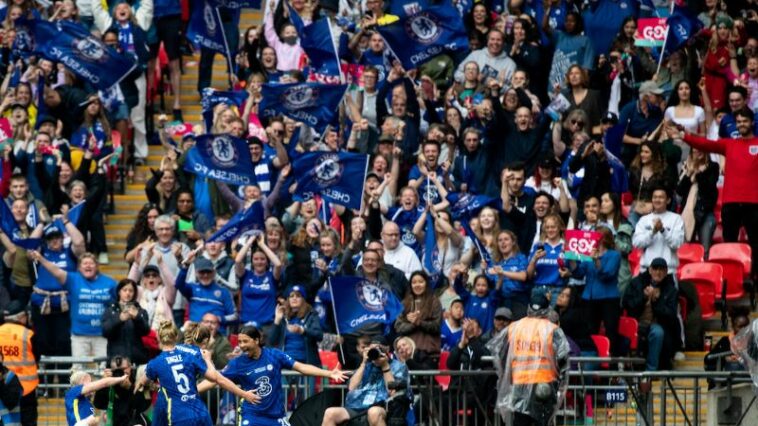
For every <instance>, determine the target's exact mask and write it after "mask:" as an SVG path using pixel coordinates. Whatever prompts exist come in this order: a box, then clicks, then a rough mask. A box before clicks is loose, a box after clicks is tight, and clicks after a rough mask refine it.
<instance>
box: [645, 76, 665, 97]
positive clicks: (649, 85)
mask: <svg viewBox="0 0 758 426" xmlns="http://www.w3.org/2000/svg"><path fill="white" fill-rule="evenodd" d="M639 92H640V94H642V93H652V94H654V95H662V94H663V89H661V88H660V87H659V86H658V84H657V83H656V82H654V81H653V80H648V81H646V82H644V83H642V85H640V90H639Z"/></svg>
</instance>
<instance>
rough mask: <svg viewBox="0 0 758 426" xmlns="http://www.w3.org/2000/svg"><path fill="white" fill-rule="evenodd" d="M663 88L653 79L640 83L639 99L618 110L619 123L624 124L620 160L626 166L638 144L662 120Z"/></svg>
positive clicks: (633, 155)
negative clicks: (624, 129) (624, 130)
mask: <svg viewBox="0 0 758 426" xmlns="http://www.w3.org/2000/svg"><path fill="white" fill-rule="evenodd" d="M662 95H663V89H661V88H660V87H658V85H657V84H656V83H655V82H654V81H646V82H644V83H642V85H641V86H640V89H639V99H637V100H634V101H632V102H629V103H628V104H626V105H625V106H624V107H623V108H621V111H619V124H623V125H624V126H626V133H625V134H624V140H623V142H624V145H623V147H622V148H621V161H623V162H624V166H626V167H627V168H628V167H629V165H630V164H632V160H633V159H634V157H635V155H636V154H637V148H638V146H639V145H640V144H641V143H642V142H644V141H645V140H646V139H647V138H648V137H650V136H651V135H652V134H653V133H654V132H655V130H656V128H658V125H659V124H660V123H661V121H662V120H663V110H662V109H661V103H662V102H663V98H662Z"/></svg>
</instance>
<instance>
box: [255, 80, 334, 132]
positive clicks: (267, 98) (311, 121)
mask: <svg viewBox="0 0 758 426" xmlns="http://www.w3.org/2000/svg"><path fill="white" fill-rule="evenodd" d="M346 92H347V85H346V84H323V83H293V84H264V85H263V87H262V89H261V95H262V96H263V99H262V100H261V103H260V105H259V106H258V110H259V111H260V113H259V115H260V116H261V118H269V117H275V116H277V115H285V116H287V117H289V118H291V119H293V120H295V121H299V122H301V123H305V124H307V125H308V126H310V127H313V128H314V129H316V131H317V132H319V133H323V132H324V130H325V129H326V126H328V125H329V124H331V123H332V121H334V120H335V119H336V118H337V116H338V115H337V114H338V110H339V104H340V102H342V98H343V96H345V93H346Z"/></svg>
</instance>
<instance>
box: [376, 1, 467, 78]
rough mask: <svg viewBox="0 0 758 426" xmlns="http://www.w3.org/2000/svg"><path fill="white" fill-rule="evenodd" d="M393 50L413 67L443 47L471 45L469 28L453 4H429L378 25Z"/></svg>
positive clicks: (453, 49)
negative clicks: (468, 33)
mask: <svg viewBox="0 0 758 426" xmlns="http://www.w3.org/2000/svg"><path fill="white" fill-rule="evenodd" d="M377 30H378V31H379V33H380V34H381V35H382V37H384V40H385V41H386V42H387V45H388V46H389V48H390V50H392V53H393V54H394V55H395V56H396V57H397V58H398V60H400V62H401V63H402V64H403V68H405V69H407V70H410V69H413V68H418V66H419V65H421V64H423V63H424V62H427V61H429V60H430V59H432V58H434V57H435V56H437V55H439V54H440V53H442V52H443V51H455V50H464V49H468V37H467V36H466V28H465V27H464V26H463V20H462V19H461V15H460V14H459V12H458V10H457V9H456V8H455V7H453V6H452V5H443V6H434V7H429V8H426V9H424V10H422V11H421V12H419V13H417V14H415V15H412V16H404V17H401V18H400V20H399V21H397V22H394V23H392V24H389V25H380V26H378V27H377Z"/></svg>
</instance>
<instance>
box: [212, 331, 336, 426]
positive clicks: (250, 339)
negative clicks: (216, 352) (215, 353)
mask: <svg viewBox="0 0 758 426" xmlns="http://www.w3.org/2000/svg"><path fill="white" fill-rule="evenodd" d="M238 344H239V348H240V349H241V350H242V354H241V355H240V356H238V357H237V358H234V359H232V360H231V361H229V364H228V365H227V366H226V368H224V369H223V370H222V371H221V374H223V375H224V376H226V377H228V378H229V379H231V380H233V381H234V382H236V383H239V384H240V386H241V387H242V388H243V389H246V390H253V391H255V393H256V394H257V396H258V397H260V403H259V404H250V403H248V402H243V403H242V405H241V407H240V416H241V423H240V424H243V425H246V426H287V425H289V423H288V422H287V418H286V417H285V411H284V392H283V391H282V370H283V369H290V370H295V371H297V372H299V373H300V374H304V375H306V376H315V377H324V378H327V379H332V380H335V381H338V382H343V381H345V380H346V379H347V375H346V374H345V372H343V371H340V370H337V369H335V370H332V371H329V370H322V369H320V368H318V367H315V366H313V365H310V364H305V363H302V362H297V361H295V360H293V359H292V358H290V356H289V355H287V354H285V353H284V352H282V351H280V350H278V349H272V348H264V347H263V346H262V337H261V332H260V331H259V330H258V329H257V328H255V327H253V326H245V327H242V329H241V330H240V333H239V343H238ZM211 387H213V384H211V383H208V382H202V383H200V384H199V385H198V390H199V391H201V392H203V391H205V390H208V389H210V388H211Z"/></svg>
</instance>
